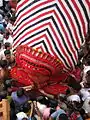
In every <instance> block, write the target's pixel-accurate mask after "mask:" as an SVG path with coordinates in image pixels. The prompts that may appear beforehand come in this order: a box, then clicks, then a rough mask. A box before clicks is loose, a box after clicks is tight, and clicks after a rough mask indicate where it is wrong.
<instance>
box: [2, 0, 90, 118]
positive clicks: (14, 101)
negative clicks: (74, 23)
mask: <svg viewBox="0 0 90 120" xmlns="http://www.w3.org/2000/svg"><path fill="white" fill-rule="evenodd" d="M14 22H15V9H13V8H12V7H11V6H10V4H9V2H8V1H7V2H5V6H4V7H2V6H0V100H2V99H7V100H8V101H9V103H10V119H11V120H86V119H89V118H90V33H89V34H88V36H87V38H86V42H85V43H84V45H83V46H82V47H81V49H80V50H79V51H78V63H77V65H76V70H79V71H78V72H79V74H76V78H75V74H74V72H75V71H74V72H73V74H74V75H72V74H71V75H70V76H69V77H68V78H67V80H66V81H64V83H63V84H66V85H68V87H69V90H68V91H67V93H66V94H62V93H60V94H58V95H57V97H56V96H53V97H52V95H47V94H42V93H40V92H39V91H37V92H36V91H34V90H32V91H31V90H27V89H26V88H25V87H20V88H19V87H15V88H13V87H12V86H13V84H15V83H14V82H12V81H13V80H12V78H10V76H9V71H10V70H11V69H12V67H13V66H14V65H15V55H14V53H13V51H12V44H13V37H12V35H13V28H14ZM89 32H90V31H89Z"/></svg>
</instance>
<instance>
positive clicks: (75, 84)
mask: <svg viewBox="0 0 90 120" xmlns="http://www.w3.org/2000/svg"><path fill="white" fill-rule="evenodd" d="M68 86H70V87H72V88H73V89H74V90H77V91H79V90H80V89H81V85H80V83H78V82H77V81H76V80H75V78H74V77H72V76H70V77H69V81H68Z"/></svg>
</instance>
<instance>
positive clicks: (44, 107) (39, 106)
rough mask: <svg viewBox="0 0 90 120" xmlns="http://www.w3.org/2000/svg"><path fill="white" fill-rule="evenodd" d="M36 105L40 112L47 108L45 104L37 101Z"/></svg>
mask: <svg viewBox="0 0 90 120" xmlns="http://www.w3.org/2000/svg"><path fill="white" fill-rule="evenodd" d="M37 107H38V109H39V111H40V113H41V114H43V112H44V110H45V109H46V108H47V107H46V105H44V104H41V103H39V102H37Z"/></svg>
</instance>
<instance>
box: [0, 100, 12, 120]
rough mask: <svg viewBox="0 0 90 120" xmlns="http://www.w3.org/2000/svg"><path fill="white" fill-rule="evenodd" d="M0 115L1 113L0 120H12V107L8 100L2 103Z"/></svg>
mask: <svg viewBox="0 0 90 120" xmlns="http://www.w3.org/2000/svg"><path fill="white" fill-rule="evenodd" d="M0 113H1V117H0V120H10V106H9V103H8V100H6V99H3V100H2V101H1V102H0Z"/></svg>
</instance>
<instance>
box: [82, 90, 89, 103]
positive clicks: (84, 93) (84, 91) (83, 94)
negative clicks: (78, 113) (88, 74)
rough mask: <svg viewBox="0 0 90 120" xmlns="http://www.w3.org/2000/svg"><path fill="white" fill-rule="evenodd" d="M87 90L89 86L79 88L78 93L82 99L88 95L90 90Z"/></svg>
mask: <svg viewBox="0 0 90 120" xmlns="http://www.w3.org/2000/svg"><path fill="white" fill-rule="evenodd" d="M88 90H90V88H82V89H81V90H80V95H81V96H82V100H83V101H84V100H85V99H86V98H87V97H89V96H90V92H89V91H88Z"/></svg>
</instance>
